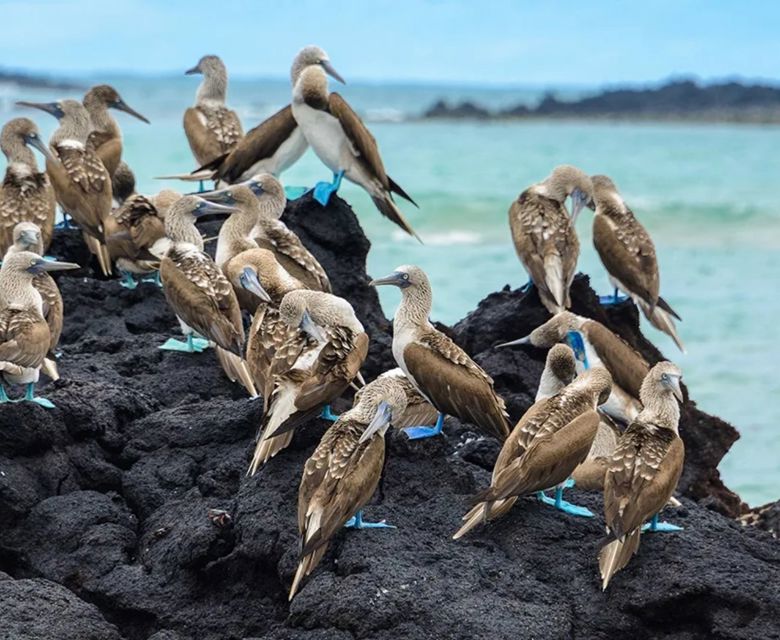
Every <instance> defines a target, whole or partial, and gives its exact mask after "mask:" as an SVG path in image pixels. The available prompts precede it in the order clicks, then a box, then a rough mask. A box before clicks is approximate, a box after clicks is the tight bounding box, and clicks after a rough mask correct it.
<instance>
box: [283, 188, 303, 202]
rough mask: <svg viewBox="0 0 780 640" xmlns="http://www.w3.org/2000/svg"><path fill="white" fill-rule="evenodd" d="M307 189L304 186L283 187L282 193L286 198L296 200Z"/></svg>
mask: <svg viewBox="0 0 780 640" xmlns="http://www.w3.org/2000/svg"><path fill="white" fill-rule="evenodd" d="M307 191H308V189H307V188H306V187H285V188H284V195H285V197H286V198H287V199H288V200H297V199H298V198H300V197H301V196H302V195H303V194H304V193H306V192H307Z"/></svg>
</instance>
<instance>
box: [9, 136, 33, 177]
mask: <svg viewBox="0 0 780 640" xmlns="http://www.w3.org/2000/svg"><path fill="white" fill-rule="evenodd" d="M0 149H2V151H3V153H4V154H5V157H6V158H8V170H9V171H12V173H14V175H18V176H20V177H25V176H27V175H30V174H32V173H38V163H37V162H36V161H35V154H34V153H33V152H32V150H31V149H30V148H29V147H28V146H27V145H26V144H24V142H23V141H22V140H19V139H17V138H14V139H13V140H9V141H7V142H6V141H3V143H2V144H0Z"/></svg>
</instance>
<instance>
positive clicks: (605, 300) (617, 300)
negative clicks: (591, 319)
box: [599, 289, 628, 307]
mask: <svg viewBox="0 0 780 640" xmlns="http://www.w3.org/2000/svg"><path fill="white" fill-rule="evenodd" d="M626 300H628V296H621V295H620V294H619V293H618V290H617V289H615V292H614V293H613V294H612V295H611V296H599V304H600V305H601V306H602V307H612V306H614V305H618V304H621V303H623V302H625V301H626Z"/></svg>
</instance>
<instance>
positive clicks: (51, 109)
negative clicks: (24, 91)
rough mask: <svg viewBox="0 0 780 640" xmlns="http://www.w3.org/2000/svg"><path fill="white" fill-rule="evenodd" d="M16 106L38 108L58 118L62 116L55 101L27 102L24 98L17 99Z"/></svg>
mask: <svg viewBox="0 0 780 640" xmlns="http://www.w3.org/2000/svg"><path fill="white" fill-rule="evenodd" d="M16 106H17V107H32V108H33V109H40V110H41V111H45V112H46V113H48V114H49V115H52V116H54V117H55V118H57V120H59V119H60V118H61V117H62V116H63V113H62V110H61V109H60V108H59V106H58V105H57V103H56V102H27V101H26V100H19V101H18V102H17V103H16Z"/></svg>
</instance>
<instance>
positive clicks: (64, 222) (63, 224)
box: [54, 211, 78, 229]
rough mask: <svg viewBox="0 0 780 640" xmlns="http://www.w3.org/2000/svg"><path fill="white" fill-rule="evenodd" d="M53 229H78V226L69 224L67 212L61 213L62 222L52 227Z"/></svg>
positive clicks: (69, 219)
mask: <svg viewBox="0 0 780 640" xmlns="http://www.w3.org/2000/svg"><path fill="white" fill-rule="evenodd" d="M54 228H55V229H78V226H76V225H75V224H73V223H72V222H71V218H70V215H68V213H67V212H65V211H63V212H62V222H58V223H57V224H55V225H54Z"/></svg>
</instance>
